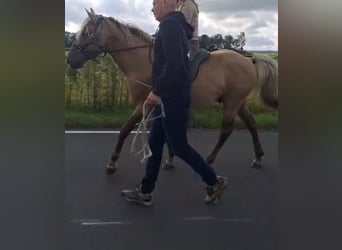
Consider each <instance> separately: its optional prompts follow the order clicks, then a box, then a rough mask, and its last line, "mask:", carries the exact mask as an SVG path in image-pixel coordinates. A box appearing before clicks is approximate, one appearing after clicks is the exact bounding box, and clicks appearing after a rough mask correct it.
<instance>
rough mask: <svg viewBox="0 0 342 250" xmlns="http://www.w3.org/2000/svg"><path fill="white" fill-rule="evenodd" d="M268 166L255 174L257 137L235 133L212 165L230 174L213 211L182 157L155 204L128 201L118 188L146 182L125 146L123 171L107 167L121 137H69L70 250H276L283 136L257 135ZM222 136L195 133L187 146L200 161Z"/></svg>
mask: <svg viewBox="0 0 342 250" xmlns="http://www.w3.org/2000/svg"><path fill="white" fill-rule="evenodd" d="M259 134H260V139H261V143H262V145H263V147H264V151H265V156H264V158H263V163H264V167H263V168H262V169H260V170H257V169H251V168H250V167H249V165H250V163H251V162H252V160H253V159H254V153H253V145H252V140H251V137H250V135H249V133H248V132H247V131H237V130H236V131H234V132H233V134H232V135H231V137H230V138H229V140H228V141H227V142H226V144H225V145H224V147H223V148H222V150H221V152H220V153H219V155H218V158H217V160H216V162H215V163H214V164H213V167H214V168H215V169H216V170H217V173H218V174H220V175H224V176H227V177H228V181H229V184H228V189H227V190H226V191H225V193H224V194H223V196H222V198H221V200H220V202H219V203H218V204H217V205H216V206H207V205H205V204H204V202H203V201H202V200H203V198H204V185H203V183H202V182H201V179H200V177H199V176H197V175H196V174H195V173H194V172H192V170H191V169H190V167H189V166H187V165H186V164H185V163H183V162H182V161H181V160H180V159H176V160H175V165H176V168H175V169H174V170H171V171H165V170H161V172H160V175H159V180H158V183H157V188H156V190H155V192H154V201H155V205H154V206H153V207H152V208H146V207H142V206H139V205H134V204H131V203H128V202H127V201H125V200H123V199H122V198H121V197H120V191H121V190H122V189H125V188H133V187H135V185H136V184H138V183H139V182H140V180H141V177H142V176H143V173H144V165H141V164H140V162H139V158H137V157H136V156H133V155H131V154H130V144H131V142H132V138H133V136H132V135H131V136H130V137H129V138H128V139H127V141H126V144H125V145H124V148H123V150H122V155H121V158H120V160H119V167H120V168H119V170H118V172H117V173H116V174H114V175H112V176H108V175H106V172H105V168H104V166H105V164H106V162H107V160H108V158H109V156H110V153H111V151H112V149H113V148H114V144H115V142H116V140H117V136H118V135H117V134H66V135H65V143H66V144H65V160H66V169H65V174H66V175H65V180H66V186H65V192H66V204H67V207H66V220H67V246H68V249H70V250H109V249H110V250H138V249H139V250H145V249H146V250H147V249H148V250H189V249H196V250H211V249H215V250H275V249H277V221H276V219H277V213H276V211H277V170H278V133H277V132H264V131H260V132H259ZM217 136H218V131H212V130H190V131H189V141H190V144H191V145H192V146H193V147H194V148H195V149H196V150H198V151H199V152H200V153H201V154H202V155H203V156H206V155H207V153H208V152H209V150H210V148H211V147H212V146H213V144H214V143H215V142H216V139H217Z"/></svg>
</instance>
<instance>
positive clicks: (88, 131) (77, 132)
mask: <svg viewBox="0 0 342 250" xmlns="http://www.w3.org/2000/svg"><path fill="white" fill-rule="evenodd" d="M64 133H65V134H119V133H120V131H119V130H107V131H106V130H103V131H96V130H94V131H90V130H65V131H64ZM136 133H137V131H132V132H131V134H136ZM147 133H150V131H147Z"/></svg>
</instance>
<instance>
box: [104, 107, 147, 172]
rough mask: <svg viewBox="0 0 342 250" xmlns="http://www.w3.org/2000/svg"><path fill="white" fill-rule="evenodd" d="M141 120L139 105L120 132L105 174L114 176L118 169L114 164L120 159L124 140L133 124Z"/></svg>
mask: <svg viewBox="0 0 342 250" xmlns="http://www.w3.org/2000/svg"><path fill="white" fill-rule="evenodd" d="M141 118H142V105H141V104H139V105H138V106H137V107H136V108H135V110H134V111H133V113H132V115H131V116H130V118H129V119H128V121H127V122H126V124H125V125H124V126H123V127H122V128H121V130H120V133H119V139H118V142H117V144H116V146H115V150H114V152H113V153H112V155H111V158H110V161H109V163H108V164H107V167H106V169H107V174H114V173H115V172H116V170H117V169H118V167H117V163H116V162H117V160H118V159H119V157H120V152H121V149H122V146H123V144H124V142H125V139H126V138H127V136H128V135H129V134H130V133H131V131H132V130H133V129H134V127H135V124H136V123H137V122H139V121H140V120H141Z"/></svg>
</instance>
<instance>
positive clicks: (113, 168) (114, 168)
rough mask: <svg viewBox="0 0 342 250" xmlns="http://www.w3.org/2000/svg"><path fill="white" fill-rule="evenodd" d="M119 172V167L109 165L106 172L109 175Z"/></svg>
mask: <svg viewBox="0 0 342 250" xmlns="http://www.w3.org/2000/svg"><path fill="white" fill-rule="evenodd" d="M117 170H118V167H117V166H112V165H109V164H107V166H106V171H107V174H108V175H112V174H114V173H115V172H116V171H117Z"/></svg>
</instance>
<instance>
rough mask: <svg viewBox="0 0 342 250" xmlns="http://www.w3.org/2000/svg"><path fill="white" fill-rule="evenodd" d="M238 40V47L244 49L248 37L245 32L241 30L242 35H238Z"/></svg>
mask: <svg viewBox="0 0 342 250" xmlns="http://www.w3.org/2000/svg"><path fill="white" fill-rule="evenodd" d="M237 40H238V42H237V43H238V45H239V46H238V48H240V49H241V51H243V47H244V46H245V45H246V37H245V32H240V35H238V36H237Z"/></svg>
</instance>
